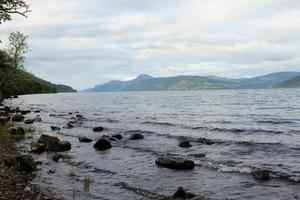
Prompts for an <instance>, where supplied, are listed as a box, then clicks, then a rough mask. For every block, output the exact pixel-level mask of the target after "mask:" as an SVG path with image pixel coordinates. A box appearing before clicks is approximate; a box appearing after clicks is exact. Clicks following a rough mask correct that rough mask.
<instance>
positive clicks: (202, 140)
mask: <svg viewBox="0 0 300 200" xmlns="http://www.w3.org/2000/svg"><path fill="white" fill-rule="evenodd" d="M197 142H199V143H202V144H206V145H212V144H214V143H215V142H214V141H213V140H211V139H207V138H198V139H197Z"/></svg>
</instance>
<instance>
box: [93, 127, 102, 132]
mask: <svg viewBox="0 0 300 200" xmlns="http://www.w3.org/2000/svg"><path fill="white" fill-rule="evenodd" d="M93 131H94V132H102V131H104V128H103V127H102V126H97V127H95V128H93Z"/></svg>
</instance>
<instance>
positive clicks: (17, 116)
mask: <svg viewBox="0 0 300 200" xmlns="http://www.w3.org/2000/svg"><path fill="white" fill-rule="evenodd" d="M24 118H25V117H24V116H23V115H21V114H15V115H14V116H12V118H11V120H12V121H13V122H21V121H23V120H24Z"/></svg>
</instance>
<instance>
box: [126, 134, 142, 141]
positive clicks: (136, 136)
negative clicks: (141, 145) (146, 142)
mask: <svg viewBox="0 0 300 200" xmlns="http://www.w3.org/2000/svg"><path fill="white" fill-rule="evenodd" d="M143 138H144V136H143V135H142V134H140V133H134V134H132V135H131V136H130V137H129V139H130V140H141V139H143Z"/></svg>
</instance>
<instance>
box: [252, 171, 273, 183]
mask: <svg viewBox="0 0 300 200" xmlns="http://www.w3.org/2000/svg"><path fill="white" fill-rule="evenodd" d="M252 176H253V178H254V179H255V180H260V181H265V180H269V179H270V171H268V170H256V171H253V172H252Z"/></svg>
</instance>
